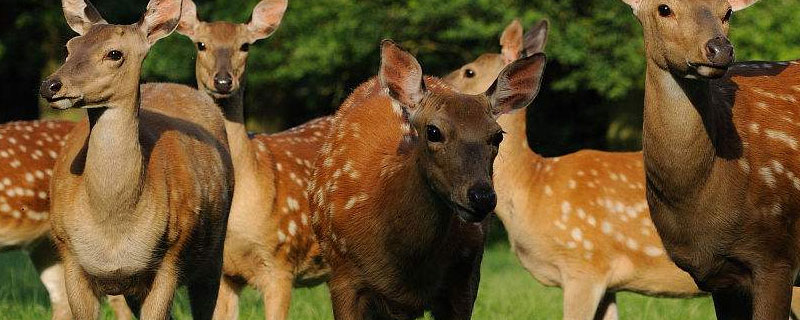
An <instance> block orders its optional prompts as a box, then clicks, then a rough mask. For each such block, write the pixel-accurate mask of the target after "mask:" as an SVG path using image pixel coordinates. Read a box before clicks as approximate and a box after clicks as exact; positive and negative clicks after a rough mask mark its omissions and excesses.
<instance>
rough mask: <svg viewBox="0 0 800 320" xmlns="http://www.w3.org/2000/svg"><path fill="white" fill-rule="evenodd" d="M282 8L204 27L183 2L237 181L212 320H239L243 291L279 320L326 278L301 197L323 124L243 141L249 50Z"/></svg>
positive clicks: (282, 0)
mask: <svg viewBox="0 0 800 320" xmlns="http://www.w3.org/2000/svg"><path fill="white" fill-rule="evenodd" d="M286 7H287V2H286V0H263V1H261V2H259V3H258V4H257V5H256V7H255V8H254V9H253V14H252V18H251V20H250V22H249V23H246V24H237V23H230V22H224V21H217V22H203V21H200V20H199V18H198V15H197V9H196V6H195V4H194V3H193V2H192V1H191V0H184V5H183V14H182V17H181V21H180V24H179V26H178V32H179V33H181V34H183V35H185V36H187V37H189V38H190V39H191V40H192V41H193V42H194V43H195V46H196V48H197V61H196V68H195V73H196V76H197V86H198V87H199V89H200V90H201V91H204V92H206V93H207V94H208V95H210V96H211V97H212V98H213V99H214V101H215V102H216V103H217V105H218V106H219V107H220V109H222V112H223V113H224V115H225V129H226V131H227V135H228V141H229V142H230V146H231V153H232V155H233V165H234V171H235V174H236V185H237V188H236V191H235V192H234V199H233V208H232V209H231V215H230V220H229V225H228V228H229V230H228V238H227V240H226V244H225V260H224V264H223V271H224V275H225V276H224V277H223V280H222V287H221V289H220V295H219V298H218V301H217V310H216V311H215V318H216V319H235V318H237V317H238V296H239V293H240V292H241V290H242V288H243V287H244V286H245V285H252V286H254V287H255V288H256V289H258V290H259V291H260V292H261V294H262V297H263V300H264V305H265V313H266V317H267V318H268V319H285V318H287V316H288V310H289V303H290V300H291V290H292V287H293V285H294V286H313V285H316V284H319V283H322V282H324V280H325V277H326V276H327V272H328V271H327V265H326V264H325V263H324V261H323V260H322V256H321V253H320V251H319V246H318V244H317V241H316V238H315V237H314V234H313V232H312V231H311V227H310V223H309V210H308V196H307V193H306V192H305V189H306V186H307V184H308V180H309V177H310V176H311V171H312V170H313V164H312V162H313V161H314V159H315V157H316V152H317V150H318V149H319V144H320V143H319V141H320V140H321V139H322V138H321V137H322V133H323V132H325V130H327V127H328V119H327V118H321V119H317V120H314V121H311V122H309V123H307V124H304V125H302V126H299V127H296V128H293V129H291V130H288V131H286V132H281V133H278V134H273V135H267V134H258V135H255V136H253V137H249V136H248V133H247V130H246V128H245V121H244V105H243V100H244V91H245V90H244V88H245V80H246V72H245V69H246V66H247V56H248V52H249V49H250V45H251V44H253V43H254V42H256V41H258V40H261V39H264V38H267V37H269V36H270V35H271V34H272V33H273V32H274V31H275V30H276V29H277V28H278V26H279V25H280V22H281V19H282V17H283V14H284V12H285V10H286Z"/></svg>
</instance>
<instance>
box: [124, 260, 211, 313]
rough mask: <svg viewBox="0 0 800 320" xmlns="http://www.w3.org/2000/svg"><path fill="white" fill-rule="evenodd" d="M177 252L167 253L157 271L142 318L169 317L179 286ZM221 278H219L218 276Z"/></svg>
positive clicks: (143, 306) (144, 304)
mask: <svg viewBox="0 0 800 320" xmlns="http://www.w3.org/2000/svg"><path fill="white" fill-rule="evenodd" d="M176 256H177V254H174V253H167V254H166V256H165V257H164V260H163V261H162V262H161V267H160V268H159V269H158V270H157V271H156V275H155V277H153V282H152V283H151V285H150V290H149V292H148V293H147V296H145V297H144V301H142V307H141V313H140V314H141V316H140V317H139V319H141V320H161V319H169V318H170V311H171V308H172V300H173V299H174V298H175V290H176V289H177V288H178V270H177V264H176V261H177V257H176ZM217 279H219V278H217Z"/></svg>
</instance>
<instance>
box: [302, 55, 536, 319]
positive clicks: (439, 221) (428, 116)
mask: <svg viewBox="0 0 800 320" xmlns="http://www.w3.org/2000/svg"><path fill="white" fill-rule="evenodd" d="M545 60H546V59H545V56H544V54H542V53H537V54H534V55H532V56H530V57H527V58H524V59H520V60H518V61H516V62H514V63H512V64H511V65H510V66H508V67H507V68H506V69H504V70H503V72H501V74H500V76H498V77H497V81H496V82H495V83H494V84H493V85H492V87H491V88H490V89H489V90H487V91H486V92H484V93H481V94H477V95H467V94H462V93H458V92H456V91H455V90H453V89H452V88H450V87H449V86H448V85H446V84H445V83H444V82H442V81H441V80H440V79H438V78H434V77H429V76H423V73H422V68H421V66H420V64H419V62H418V61H417V60H416V58H415V57H414V56H413V55H412V54H411V53H409V52H408V51H405V50H404V49H402V48H401V47H400V46H399V45H397V44H396V43H394V42H393V41H391V40H384V41H382V42H381V63H380V69H379V71H378V76H377V77H373V78H372V79H370V80H368V81H367V82H365V83H363V84H362V85H360V86H359V87H358V88H357V89H355V91H354V92H353V93H352V94H351V95H350V96H349V97H348V98H347V99H346V100H345V102H344V103H343V104H342V106H341V107H340V108H339V110H338V111H337V112H336V114H335V115H334V119H333V120H332V123H331V128H330V130H329V131H328V134H327V135H326V137H325V140H324V143H323V145H322V148H321V149H320V151H319V154H318V158H317V161H316V162H315V163H316V169H315V171H314V177H313V180H312V181H311V183H310V184H309V195H310V200H309V203H310V206H311V210H312V220H311V222H312V226H313V228H314V232H315V234H316V235H317V239H318V240H319V242H320V247H321V250H322V252H323V254H324V256H325V259H326V261H327V262H328V264H329V266H330V276H329V280H328V287H329V289H330V293H331V301H332V305H333V312H334V317H335V318H336V319H410V318H415V317H419V316H421V315H422V313H423V311H424V310H431V312H432V314H433V316H434V317H435V318H437V319H450V318H455V319H467V318H470V317H471V313H472V308H473V304H474V301H475V298H476V295H477V289H478V282H479V279H480V270H479V269H480V263H481V259H482V255H483V248H484V245H485V241H486V232H487V231H488V230H487V228H488V225H489V219H486V217H487V216H488V215H489V213H490V212H491V211H492V210H493V209H494V207H495V204H496V195H495V192H494V188H493V186H492V181H491V175H492V161H493V160H494V158H495V156H496V154H497V147H498V145H499V144H500V143H501V140H502V138H503V134H502V131H501V129H500V126H499V125H498V124H497V123H496V122H495V118H496V117H497V116H498V115H501V114H504V113H507V112H512V111H513V110H515V109H518V108H520V107H523V106H524V105H527V104H528V103H529V102H530V101H531V100H533V98H534V97H535V96H536V94H537V92H538V89H539V81H540V80H541V75H542V72H543V68H544V64H545Z"/></svg>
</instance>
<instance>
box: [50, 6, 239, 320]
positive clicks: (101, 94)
mask: <svg viewBox="0 0 800 320" xmlns="http://www.w3.org/2000/svg"><path fill="white" fill-rule="evenodd" d="M62 4H63V9H64V16H65V18H66V20H67V23H68V25H69V26H70V28H72V29H73V30H74V31H75V32H77V33H78V34H79V36H77V37H75V38H73V39H71V40H69V41H68V42H67V50H68V56H67V59H66V61H65V62H64V64H63V65H62V66H61V67H60V68H59V69H58V70H57V71H56V72H55V73H54V74H52V75H51V76H50V77H48V78H47V79H46V80H45V81H44V82H43V83H42V87H41V95H42V97H43V98H45V99H47V101H48V102H49V103H50V105H51V107H53V108H55V109H69V108H84V109H86V111H87V114H88V117H87V118H86V119H84V120H83V121H81V122H80V123H78V124H77V125H76V127H75V128H74V129H73V130H72V132H71V133H70V136H69V138H68V139H67V141H66V143H65V146H64V148H63V149H62V152H61V154H60V155H59V156H58V158H57V160H56V163H55V166H54V169H53V178H52V182H51V190H52V191H51V192H50V195H51V225H52V231H51V232H52V237H53V240H54V242H55V244H56V246H57V248H58V251H59V253H60V256H61V258H62V259H63V265H64V270H65V283H66V290H67V295H68V300H69V305H70V309H71V311H72V313H73V315H74V316H75V318H77V319H96V318H97V317H98V316H99V308H98V297H99V295H100V294H115V295H125V299H126V301H127V303H128V304H129V305H130V306H131V309H133V310H134V311H135V312H136V313H137V315H138V316H139V318H140V319H168V318H169V317H170V309H171V305H172V300H173V296H174V292H175V290H176V288H177V286H178V285H180V284H186V285H187V287H188V293H189V298H190V301H191V305H192V315H193V317H194V318H195V319H210V318H211V316H212V314H213V310H214V305H215V302H216V298H217V290H218V289H219V279H220V277H221V268H222V249H223V243H224V238H225V230H226V229H225V225H226V222H227V215H228V211H229V209H230V202H231V199H232V197H233V183H234V182H233V179H234V177H233V168H232V163H231V159H230V155H229V154H228V151H227V150H228V145H227V140H226V137H225V128H224V126H223V119H222V114H221V113H220V111H219V110H218V108H216V106H215V105H214V103H213V101H212V100H211V99H209V98H208V97H207V96H206V95H204V94H202V93H200V92H198V91H196V90H194V89H191V88H189V87H185V86H181V85H174V84H149V85H140V84H139V75H140V69H141V65H142V61H143V60H144V58H145V56H146V55H147V51H148V50H149V48H150V46H152V45H153V44H154V43H155V42H156V41H157V40H158V39H160V38H163V37H165V36H167V35H169V34H170V33H171V32H172V31H173V30H174V29H175V27H176V26H177V24H178V20H179V18H180V13H181V0H151V1H150V2H149V3H148V5H147V11H146V12H145V14H144V16H143V17H142V19H141V20H140V21H139V22H137V23H134V24H132V25H112V24H107V23H106V21H105V20H104V19H103V18H102V17H101V16H100V14H99V13H98V12H97V10H96V9H95V8H94V6H92V5H91V3H89V2H87V1H84V0H64V1H63V2H62Z"/></svg>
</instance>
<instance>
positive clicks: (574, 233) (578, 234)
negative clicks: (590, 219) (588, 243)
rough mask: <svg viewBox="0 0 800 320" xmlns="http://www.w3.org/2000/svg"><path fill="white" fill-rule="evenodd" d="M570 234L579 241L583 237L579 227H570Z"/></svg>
mask: <svg viewBox="0 0 800 320" xmlns="http://www.w3.org/2000/svg"><path fill="white" fill-rule="evenodd" d="M570 236H572V239H573V240H575V241H581V240H582V239H583V232H581V229H578V228H572V232H570Z"/></svg>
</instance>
